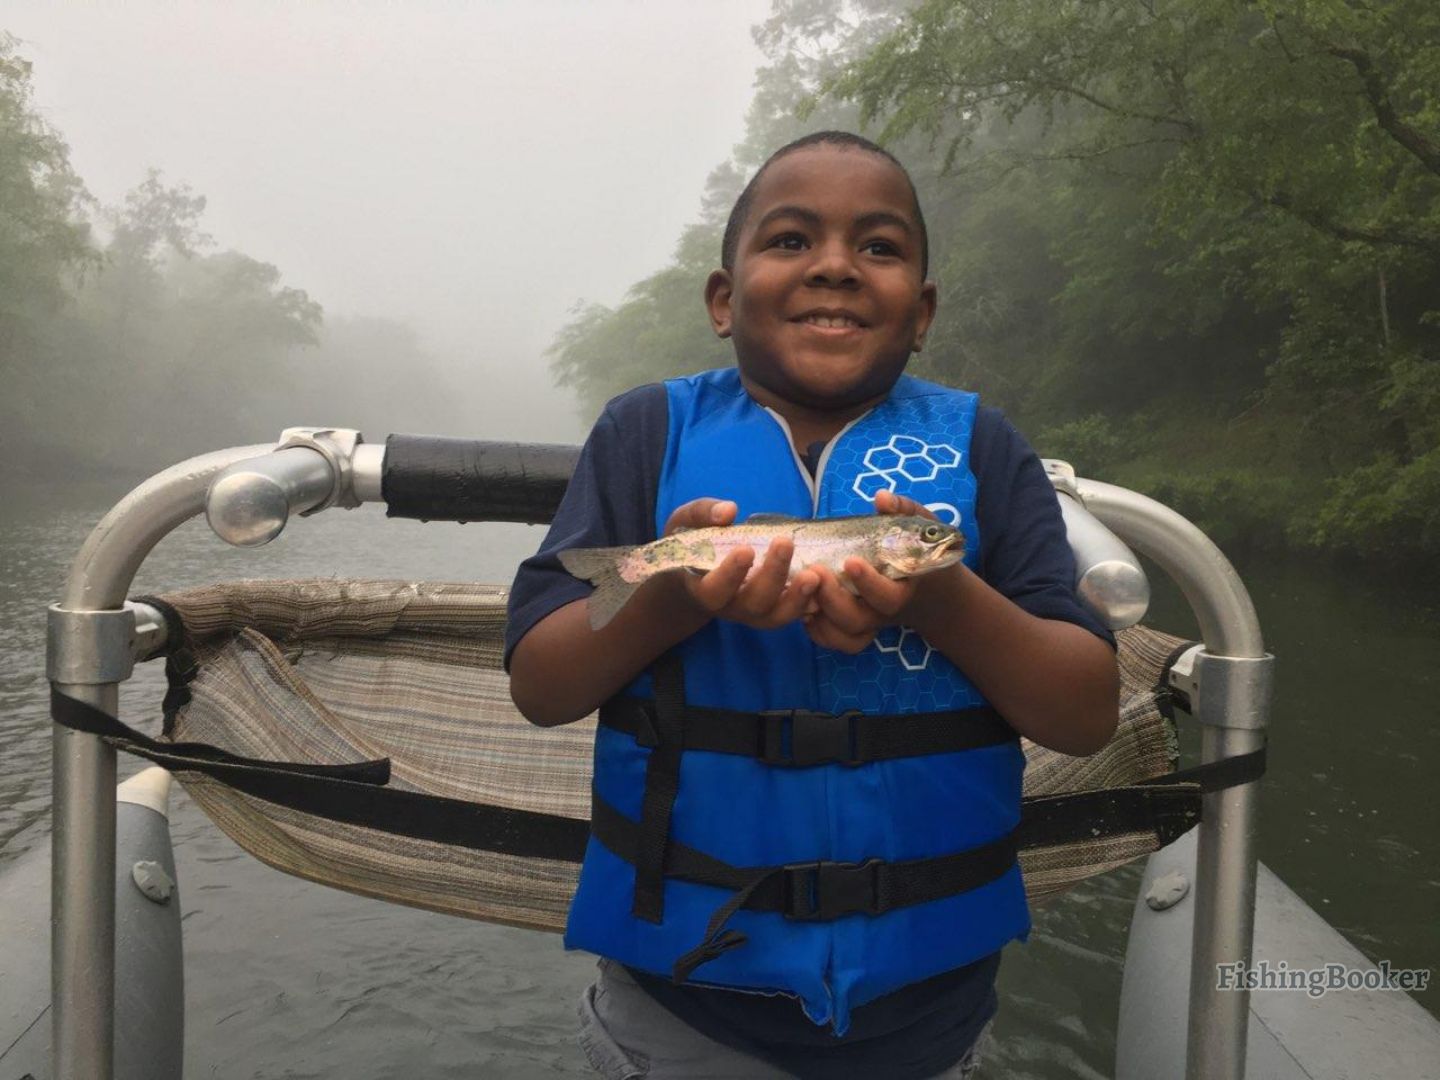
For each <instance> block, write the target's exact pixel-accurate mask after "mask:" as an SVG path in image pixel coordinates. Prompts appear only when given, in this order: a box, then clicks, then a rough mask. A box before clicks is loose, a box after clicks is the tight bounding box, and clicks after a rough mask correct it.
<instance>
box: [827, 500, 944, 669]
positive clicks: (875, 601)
mask: <svg viewBox="0 0 1440 1080" xmlns="http://www.w3.org/2000/svg"><path fill="white" fill-rule="evenodd" d="M875 512H876V513H878V514H901V515H918V516H920V517H928V518H933V519H935V520H937V521H938V520H939V519H938V518H935V515H934V514H932V513H931V512H930V511H929V510H927V509H925V507H923V506H921V505H920V504H919V503H917V502H916V501H915V500H914V499H907V498H906V497H905V496H903V495H896V494H895V493H894V492H892V491H882V492H879V493H878V494H877V495H876V496H875ZM817 569H818V570H819V572H820V574H821V581H820V588H819V589H818V590H817V591H816V593H815V603H814V604H812V605H811V606H812V608H813V609H814V610H813V611H811V612H810V613H809V614H807V615H806V617H805V629H806V631H807V632H808V633H809V634H810V639H811V640H812V641H814V642H815V644H817V645H820V646H823V647H824V648H827V649H835V650H837V651H839V652H847V653H858V652H861V651H862V650H864V649H866V648H867V647H868V646H869V645H870V643H871V642H872V641H874V640H875V635H876V633H877V632H878V631H879V630H880V628H881V627H882V626H893V625H895V624H896V623H903V622H905V621H906V619H905V617H904V612H905V610H906V609H907V608H908V607H909V606H910V603H911V601H912V600H914V599H915V594H916V591H917V589H918V588H919V582H920V579H919V578H905V579H903V580H901V581H894V580H892V579H890V578H887V577H886V576H885V575H884V574H882V573H880V571H878V570H876V569H875V568H874V567H873V566H871V565H870V564H869V563H867V562H866V561H865V560H864V559H857V558H850V559H846V560H845V576H846V577H848V578H849V579H850V581H851V582H852V583H853V584H854V586H855V588H856V589H857V590H858V592H859V595H858V596H857V595H855V594H854V593H852V592H850V590H848V589H846V588H845V586H844V585H842V584H840V579H839V578H837V577H836V576H835V575H834V574H833V573H831V572H830V571H829V570H828V569H826V568H824V567H819V568H817ZM941 572H942V573H943V571H941Z"/></svg>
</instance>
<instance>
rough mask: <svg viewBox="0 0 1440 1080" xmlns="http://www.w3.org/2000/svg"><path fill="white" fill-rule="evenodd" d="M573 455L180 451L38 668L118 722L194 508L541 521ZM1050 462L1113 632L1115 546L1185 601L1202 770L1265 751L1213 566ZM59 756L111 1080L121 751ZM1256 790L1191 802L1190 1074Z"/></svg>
mask: <svg viewBox="0 0 1440 1080" xmlns="http://www.w3.org/2000/svg"><path fill="white" fill-rule="evenodd" d="M397 439H398V440H399V441H397ZM574 456H575V449H574V448H571V447H553V446H534V447H527V446H523V445H517V444H502V443H483V442H469V441H463V440H416V439H409V440H406V439H404V438H403V437H392V439H391V440H390V441H389V442H388V443H387V444H386V446H384V447H382V446H379V445H369V444H365V443H364V442H363V441H362V440H361V438H360V436H359V434H358V433H357V432H354V431H345V430H340V429H313V428H305V429H291V430H289V431H287V432H285V433H284V434H283V435H282V437H281V440H280V443H279V445H278V446H271V445H269V444H261V445H257V446H247V447H238V448H235V449H231V450H222V451H219V452H216V453H213V454H206V455H203V456H201V457H196V458H192V459H190V460H189V461H186V462H183V463H181V464H179V465H176V466H174V467H172V468H170V469H167V470H165V471H164V472H162V473H159V474H157V475H156V476H154V477H152V478H151V479H149V480H147V481H145V482H144V483H143V484H141V485H140V486H139V487H137V488H136V489H135V490H134V491H132V492H131V493H130V494H129V495H127V496H126V497H125V498H124V499H122V500H121V501H120V502H119V503H117V504H116V506H115V507H114V509H112V510H111V511H110V512H109V513H108V514H107V515H106V516H105V517H104V519H103V520H102V521H101V522H100V523H99V524H98V525H97V526H96V527H95V529H94V530H93V531H92V532H91V534H90V536H89V538H88V539H87V540H86V542H85V544H84V546H83V547H82V548H81V550H80V553H79V555H78V556H77V557H76V559H75V562H74V564H73V566H72V568H71V571H70V575H69V578H68V579H67V582H66V586H65V592H64V595H63V598H62V600H61V602H60V603H58V604H56V605H54V606H52V607H51V609H50V613H49V616H50V617H49V628H48V649H47V660H46V671H47V675H48V677H49V678H50V680H51V682H52V684H53V685H54V687H55V689H56V690H57V691H59V692H60V693H62V694H67V695H69V696H71V697H74V698H78V699H79V700H81V701H84V702H86V703H89V704H91V705H94V706H97V707H98V708H100V709H102V710H104V711H106V712H108V713H110V714H111V715H115V714H116V713H117V711H118V702H119V685H120V683H121V682H123V681H124V680H125V679H127V678H128V677H129V676H130V673H131V671H132V669H133V665H134V662H135V661H136V660H137V659H144V658H148V657H150V656H154V655H157V654H158V653H159V652H161V651H163V648H164V633H165V629H164V622H163V620H162V619H161V618H160V616H159V613H158V612H156V611H155V610H154V609H152V608H149V607H148V606H146V605H144V604H134V603H127V602H126V595H127V593H128V591H129V588H130V584H131V582H132V580H133V579H134V576H135V573H136V571H137V570H138V569H139V567H140V565H141V563H142V562H143V560H144V559H145V558H146V556H147V555H148V554H149V553H150V551H151V549H153V548H154V546H155V545H156V544H157V543H158V542H159V541H160V540H161V539H162V538H163V537H164V536H165V535H167V534H168V533H169V532H170V531H172V530H173V529H175V528H176V527H178V526H179V525H180V524H182V523H183V522H185V521H187V520H189V519H190V518H192V517H195V516H197V515H198V514H200V513H202V512H204V513H205V514H206V517H207V519H208V520H209V522H210V525H211V527H212V528H213V529H214V531H215V532H216V533H217V534H218V535H220V536H221V537H222V538H224V539H225V540H227V541H229V542H230V543H233V544H239V545H241V546H254V545H258V544H263V543H266V542H268V541H269V540H271V539H273V538H274V537H275V536H277V535H279V533H280V531H281V530H282V529H283V528H284V527H285V525H286V523H287V522H288V521H289V519H290V518H291V517H292V516H294V515H296V514H308V513H314V512H317V511H319V510H322V509H326V508H328V507H331V506H346V507H353V506H357V505H359V504H360V503H361V502H375V501H384V502H386V503H387V505H388V507H389V512H390V513H391V514H392V516H405V517H422V518H434V519H440V520H467V521H483V520H505V521H529V522H532V523H538V522H541V521H544V520H548V513H547V511H546V507H547V506H548V510H549V511H553V509H554V504H555V502H558V493H559V492H561V491H563V489H564V484H565V482H566V480H567V479H568V476H569V472H570V469H571V467H573V464H574ZM399 459H403V460H404V462H405V467H404V468H401V467H400V464H399ZM1047 467H1048V470H1049V472H1050V476H1051V481H1052V483H1053V485H1054V486H1055V488H1056V490H1057V493H1058V494H1059V496H1060V499H1061V506H1062V509H1063V510H1064V513H1065V518H1066V524H1067V529H1068V532H1069V535H1070V539H1071V543H1072V547H1074V548H1075V550H1076V555H1077V566H1078V567H1079V569H1080V574H1081V579H1082V580H1081V583H1080V588H1081V590H1082V592H1083V591H1084V590H1085V589H1086V588H1088V589H1089V594H1088V595H1087V599H1089V600H1090V602H1091V603H1092V605H1095V604H1098V605H1100V607H1101V608H1102V609H1104V610H1105V611H1107V612H1108V613H1109V620H1108V621H1109V622H1110V623H1111V625H1112V627H1113V628H1119V627H1121V626H1125V625H1130V624H1132V623H1134V622H1136V621H1138V619H1139V618H1140V617H1141V615H1143V613H1144V610H1145V606H1146V604H1147V603H1148V598H1149V593H1148V585H1147V584H1146V581H1145V577H1144V574H1143V571H1142V570H1141V569H1140V566H1139V563H1138V561H1137V560H1135V558H1134V556H1133V555H1132V554H1130V552H1129V551H1128V550H1127V549H1126V547H1125V544H1129V545H1131V546H1133V547H1134V548H1135V549H1136V550H1137V551H1139V552H1140V553H1141V554H1142V555H1145V556H1148V557H1149V558H1151V559H1153V560H1154V561H1155V562H1156V564H1157V565H1158V566H1159V567H1160V568H1161V569H1162V570H1163V571H1165V572H1166V573H1167V574H1168V575H1169V576H1170V577H1171V578H1173V579H1174V580H1175V581H1176V582H1177V584H1178V585H1179V586H1180V588H1181V590H1182V592H1183V593H1184V595H1185V597H1186V599H1187V600H1188V601H1189V603H1190V606H1191V607H1192V608H1193V609H1194V611H1195V614H1196V616H1197V618H1198V620H1199V624H1200V629H1201V635H1202V639H1203V641H1204V644H1203V646H1200V647H1197V648H1196V649H1194V650H1192V651H1191V653H1190V654H1187V656H1186V657H1184V658H1183V659H1182V661H1181V662H1180V663H1178V664H1177V665H1176V667H1175V669H1174V671H1173V672H1172V683H1174V684H1175V686H1176V689H1177V690H1178V691H1180V692H1181V694H1182V695H1183V696H1184V697H1185V698H1186V699H1188V700H1189V701H1190V703H1191V709H1190V711H1191V713H1192V714H1193V715H1194V716H1195V717H1196V719H1198V720H1199V721H1200V723H1201V724H1202V725H1203V738H1202V747H1201V752H1202V759H1203V761H1204V762H1212V761H1218V760H1220V759H1223V758H1227V757H1232V756H1235V755H1239V754H1244V753H1248V752H1250V751H1252V750H1256V749H1259V748H1260V747H1261V746H1262V745H1263V744H1264V739H1265V725H1266V721H1267V718H1268V712H1269V700H1270V686H1271V661H1272V658H1271V657H1269V656H1268V655H1267V654H1266V653H1265V651H1264V644H1263V641H1262V639H1261V635H1260V626H1259V621H1258V619H1257V618H1256V615H1255V609H1254V605H1253V604H1252V603H1251V601H1250V597H1249V594H1248V593H1247V592H1246V590H1245V587H1244V585H1243V584H1242V582H1241V581H1240V578H1239V576H1238V575H1237V574H1236V573H1235V571H1234V569H1233V568H1232V567H1231V565H1230V563H1229V562H1228V561H1227V560H1226V559H1225V557H1224V555H1222V554H1221V552H1220V550H1219V549H1218V548H1217V547H1216V546H1215V545H1214V544H1213V543H1212V542H1211V541H1210V540H1209V538H1207V537H1206V536H1205V535H1204V533H1202V532H1201V531H1200V530H1199V529H1198V528H1196V527H1195V526H1194V525H1193V524H1191V523H1190V522H1189V521H1187V520H1186V519H1185V518H1183V517H1181V516H1180V515H1179V514H1177V513H1175V512H1174V511H1172V510H1170V509H1169V508H1167V507H1165V506H1163V505H1162V504H1160V503H1158V502H1155V501H1154V500H1152V499H1149V498H1146V497H1145V496H1143V495H1139V494H1137V493H1136V492H1133V491H1129V490H1127V489H1125V488H1120V487H1116V486H1114V485H1111V484H1104V483H1100V482H1098V481H1093V480H1086V479H1083V478H1079V477H1076V476H1075V474H1074V472H1073V470H1071V469H1070V468H1069V466H1067V465H1065V464H1064V463H1062V462H1050V463H1047ZM537 493H538V494H537ZM1082 508H1083V509H1082ZM1087 511H1088V514H1087V513H1086V512H1087ZM1090 515H1093V518H1092V517H1091V516H1090ZM1107 530H1113V534H1112V533H1111V532H1110V531H1107ZM1117 536H1118V537H1119V540H1117V539H1116V537H1117ZM1122 541H1123V542H1122ZM53 747H54V755H53V770H54V787H53V790H54V802H53V815H54V823H53V831H52V845H53V865H52V909H51V910H52V939H51V964H52V981H51V995H52V999H51V1000H52V1037H53V1047H54V1061H55V1073H54V1075H55V1076H56V1077H57V1078H60V1080H112V1077H113V1075H114V1039H115V1031H114V1011H115V1010H114V1001H115V893H114V883H115V802H114V789H115V775H116V761H115V750H114V749H113V748H112V747H110V746H109V745H108V744H106V743H105V742H104V741H103V740H102V739H100V738H99V737H98V736H95V735H90V734H86V733H82V732H78V731H74V730H72V729H70V728H67V727H64V726H62V725H60V724H58V723H57V724H56V725H55V726H54V733H53ZM1257 786H1258V785H1257V783H1249V784H1245V785H1243V786H1239V787H1233V788H1229V789H1226V790H1224V791H1221V792H1218V793H1216V794H1211V795H1206V796H1204V820H1203V822H1202V824H1201V826H1200V837H1199V863H1198V869H1197V881H1196V886H1195V887H1196V904H1197V908H1196V918H1195V931H1194V942H1193V954H1192V956H1193V962H1192V966H1191V994H1190V1017H1189V1038H1188V1053H1187V1067H1186V1076H1187V1077H1188V1078H1189V1080H1241V1078H1242V1077H1243V1076H1244V1072H1245V1044H1246V1026H1247V1020H1248V1014H1249V995H1248V993H1247V992H1246V991H1244V990H1225V991H1221V990H1220V989H1219V988H1218V985H1217V980H1216V978H1215V972H1216V971H1217V965H1221V964H1233V963H1236V962H1239V963H1241V964H1244V965H1247V966H1248V965H1249V962H1250V958H1251V947H1252V935H1253V928H1254V897H1255V877H1256V855H1255V836H1256V827H1257V813H1258V806H1257V800H1256V796H1257Z"/></svg>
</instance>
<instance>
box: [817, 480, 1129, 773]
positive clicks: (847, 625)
mask: <svg viewBox="0 0 1440 1080" xmlns="http://www.w3.org/2000/svg"><path fill="white" fill-rule="evenodd" d="M875 508H876V510H878V511H880V512H881V513H891V514H894V513H905V514H914V513H920V514H925V513H928V512H927V511H926V510H925V509H924V508H923V507H921V506H919V505H918V504H917V503H915V502H913V501H911V500H909V499H903V498H900V497H898V496H895V495H892V494H890V493H889V492H882V493H880V495H879V496H877V497H876V500H875ZM845 571H846V574H847V576H849V577H850V579H851V580H852V581H853V582H854V584H855V586H856V588H857V589H858V590H859V593H860V595H859V598H856V597H854V596H852V595H851V594H850V593H848V592H847V591H846V590H845V589H844V588H843V587H842V586H840V584H839V582H838V581H837V580H836V579H835V578H834V576H833V575H829V574H826V575H824V579H823V580H822V582H821V585H820V589H819V591H818V592H817V594H816V596H817V598H818V600H819V602H820V609H821V610H820V613H819V614H818V615H816V616H814V617H813V618H812V619H810V620H808V627H809V630H810V634H811V636H812V637H813V638H815V640H816V641H817V643H819V644H821V645H824V646H826V647H827V648H832V649H840V650H843V651H846V652H856V651H859V650H860V649H863V648H865V647H867V646H868V645H869V644H870V642H871V640H873V638H874V635H875V632H876V630H877V629H878V628H879V627H880V626H886V625H893V624H895V623H901V624H903V625H906V626H911V627H914V628H915V629H916V630H918V631H920V633H921V634H923V635H924V637H925V640H926V641H928V642H929V643H930V645H931V646H933V647H934V648H936V649H939V650H940V652H941V653H943V654H944V655H945V657H946V659H948V660H949V661H950V662H951V663H953V664H954V665H955V666H956V667H958V668H960V670H961V671H963V672H965V674H966V676H967V677H969V679H970V680H971V681H972V682H973V683H974V684H975V685H976V686H977V687H978V688H979V689H980V692H981V693H983V694H984V695H985V697H986V699H987V700H988V701H989V702H990V703H991V704H992V705H993V706H994V707H995V708H996V709H997V710H998V711H999V712H1000V714H1001V715H1002V716H1004V717H1005V719H1006V720H1008V721H1009V722H1010V725H1011V726H1012V727H1014V728H1015V730H1016V731H1018V732H1019V733H1020V734H1022V735H1024V736H1026V737H1027V738H1029V739H1032V740H1033V741H1035V742H1037V743H1040V744H1041V745H1042V746H1048V747H1050V748H1051V749H1052V750H1058V751H1060V752H1061V753H1065V754H1077V755H1078V754H1093V753H1094V752H1095V751H1097V750H1099V749H1100V748H1101V747H1103V746H1104V745H1105V744H1106V743H1107V742H1109V740H1110V737H1111V736H1112V735H1113V734H1114V733H1115V726H1116V721H1117V718H1118V709H1117V705H1118V699H1119V673H1118V670H1117V668H1116V664H1115V654H1114V652H1113V650H1112V649H1111V648H1110V646H1109V645H1107V644H1106V643H1105V642H1104V641H1102V640H1100V639H1099V638H1098V637H1096V636H1095V635H1094V634H1092V633H1090V631H1088V630H1086V629H1084V628H1083V627H1081V626H1077V625H1076V624H1074V623H1070V622H1065V621H1063V620H1060V619H1045V618H1040V617H1038V616H1035V615H1032V614H1030V613H1029V612H1027V611H1025V610H1024V609H1023V608H1021V607H1020V606H1019V605H1018V604H1016V603H1015V602H1014V601H1012V600H1010V599H1009V598H1008V597H1006V596H1004V595H1003V594H1001V593H1000V592H998V591H997V590H995V589H994V588H992V587H991V586H990V585H988V584H986V583H985V582H984V581H983V580H981V579H980V578H979V577H978V576H977V575H976V574H975V573H974V572H973V571H971V570H970V569H969V568H968V567H966V566H965V565H964V564H963V563H962V564H957V565H956V566H953V567H950V568H948V569H946V570H940V571H937V572H935V573H933V574H926V575H924V576H923V577H919V578H911V579H909V580H905V581H891V580H890V579H888V578H886V577H884V576H883V575H881V574H880V573H879V572H878V571H876V570H875V569H874V568H873V567H871V566H869V565H868V564H866V563H865V562H864V561H863V560H860V559H852V560H849V561H848V562H847V563H846V566H845Z"/></svg>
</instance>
